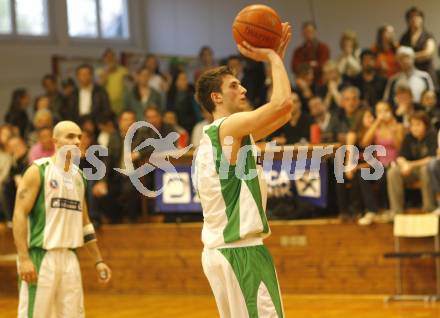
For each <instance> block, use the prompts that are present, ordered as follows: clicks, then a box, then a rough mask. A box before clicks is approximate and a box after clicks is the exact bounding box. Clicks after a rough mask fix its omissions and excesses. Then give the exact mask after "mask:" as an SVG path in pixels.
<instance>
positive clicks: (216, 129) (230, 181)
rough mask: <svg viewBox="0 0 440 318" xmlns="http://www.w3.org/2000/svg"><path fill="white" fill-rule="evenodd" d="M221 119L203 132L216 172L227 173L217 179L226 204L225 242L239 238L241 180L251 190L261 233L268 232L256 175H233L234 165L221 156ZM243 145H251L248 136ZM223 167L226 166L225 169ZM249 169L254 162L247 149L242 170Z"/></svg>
mask: <svg viewBox="0 0 440 318" xmlns="http://www.w3.org/2000/svg"><path fill="white" fill-rule="evenodd" d="M223 120H224V119H223ZM223 120H222V121H221V122H220V124H219V125H218V126H216V125H212V126H211V127H209V128H208V129H207V130H206V131H205V132H206V134H207V135H208V137H209V139H210V140H211V144H212V146H213V149H212V150H213V157H214V161H215V169H216V172H217V174H218V175H219V176H220V175H224V174H225V173H227V178H219V179H220V185H221V192H222V196H223V199H224V201H225V205H226V215H227V218H228V223H227V224H226V227H225V229H224V230H223V238H224V241H225V243H231V242H235V241H238V240H240V190H241V186H242V181H245V184H246V185H247V187H248V189H249V191H250V192H251V194H252V197H253V199H254V201H255V204H256V205H257V207H258V211H259V214H260V218H261V223H262V224H263V233H269V224H268V222H267V218H266V214H265V211H264V209H263V204H262V198H261V191H260V185H259V181H258V177H255V178H252V179H251V180H242V179H240V178H238V177H237V176H236V175H235V168H236V165H232V164H229V163H228V161H227V159H226V158H225V157H224V156H223V150H222V146H221V143H220V125H221V124H222V122H223ZM243 145H247V146H250V145H252V143H251V139H250V136H246V137H245V138H243ZM241 155H242V154H240V153H239V156H241ZM237 161H238V162H241V161H242V160H241V157H240V158H238V160H237ZM225 167H227V170H226V169H225ZM250 169H256V162H255V158H254V156H253V155H252V153H251V152H250V151H247V153H246V159H245V164H244V171H245V173H246V175H248V173H249V170H250ZM254 171H256V170H254Z"/></svg>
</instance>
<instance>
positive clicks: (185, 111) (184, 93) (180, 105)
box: [167, 72, 201, 133]
mask: <svg viewBox="0 0 440 318" xmlns="http://www.w3.org/2000/svg"><path fill="white" fill-rule="evenodd" d="M167 110H168V111H171V112H174V113H175V114H176V116H177V121H178V123H179V125H180V126H182V127H183V128H184V129H185V130H186V131H187V132H188V133H191V131H192V129H193V127H194V125H195V124H196V123H197V122H198V121H199V120H200V117H201V115H200V107H199V106H198V105H197V103H196V101H195V99H194V87H193V86H192V85H190V84H189V82H188V77H187V75H186V73H185V72H179V73H177V74H176V75H175V76H174V77H173V81H172V82H171V87H170V90H169V91H168V96H167Z"/></svg>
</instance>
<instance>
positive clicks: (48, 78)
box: [41, 74, 66, 123]
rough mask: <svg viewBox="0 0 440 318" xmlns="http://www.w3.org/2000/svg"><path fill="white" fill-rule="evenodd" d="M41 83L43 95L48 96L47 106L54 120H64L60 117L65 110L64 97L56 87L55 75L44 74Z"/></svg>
mask: <svg viewBox="0 0 440 318" xmlns="http://www.w3.org/2000/svg"><path fill="white" fill-rule="evenodd" d="M41 85H42V86H43V89H44V93H45V96H47V97H48V98H49V108H50V110H51V111H52V114H53V117H54V120H55V122H54V123H57V122H58V121H60V120H64V118H63V117H62V115H63V112H64V111H65V108H66V105H65V98H64V96H63V94H61V92H60V91H59V89H58V84H57V78H56V77H55V75H52V74H46V75H44V76H43V78H42V79H41Z"/></svg>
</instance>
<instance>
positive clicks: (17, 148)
mask: <svg viewBox="0 0 440 318" xmlns="http://www.w3.org/2000/svg"><path fill="white" fill-rule="evenodd" d="M6 150H7V152H8V154H9V155H10V156H11V158H12V165H11V169H10V171H9V176H8V179H7V181H6V184H5V187H4V191H3V193H4V198H5V206H6V219H7V220H8V221H9V222H10V221H12V211H13V210H14V201H15V194H16V192H17V188H18V184H19V183H20V181H21V176H22V175H23V174H24V172H25V170H26V169H27V167H28V166H29V160H28V150H29V149H28V146H27V145H26V143H25V141H24V140H23V138H21V137H19V136H13V137H11V139H9V141H8V143H7V146H6Z"/></svg>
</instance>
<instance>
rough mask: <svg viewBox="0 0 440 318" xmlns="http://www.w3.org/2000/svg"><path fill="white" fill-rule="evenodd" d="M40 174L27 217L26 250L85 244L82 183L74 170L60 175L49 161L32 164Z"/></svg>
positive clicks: (83, 189) (46, 159) (42, 160)
mask: <svg viewBox="0 0 440 318" xmlns="http://www.w3.org/2000/svg"><path fill="white" fill-rule="evenodd" d="M33 164H34V165H36V166H37V167H38V169H39V171H40V181H41V183H40V191H39V193H38V197H37V199H36V201H35V203H34V206H33V208H32V210H31V212H30V214H29V223H28V224H29V242H28V243H29V245H28V246H29V248H32V247H39V248H43V249H46V250H50V249H54V248H77V247H80V246H82V245H83V244H84V239H83V206H84V195H85V179H84V177H83V175H82V172H81V171H80V170H79V168H78V167H77V166H73V169H72V174H67V173H66V174H63V173H62V171H60V170H59V168H57V167H56V166H55V164H54V162H53V160H52V159H51V158H42V159H39V160H35V161H34V162H33Z"/></svg>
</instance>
